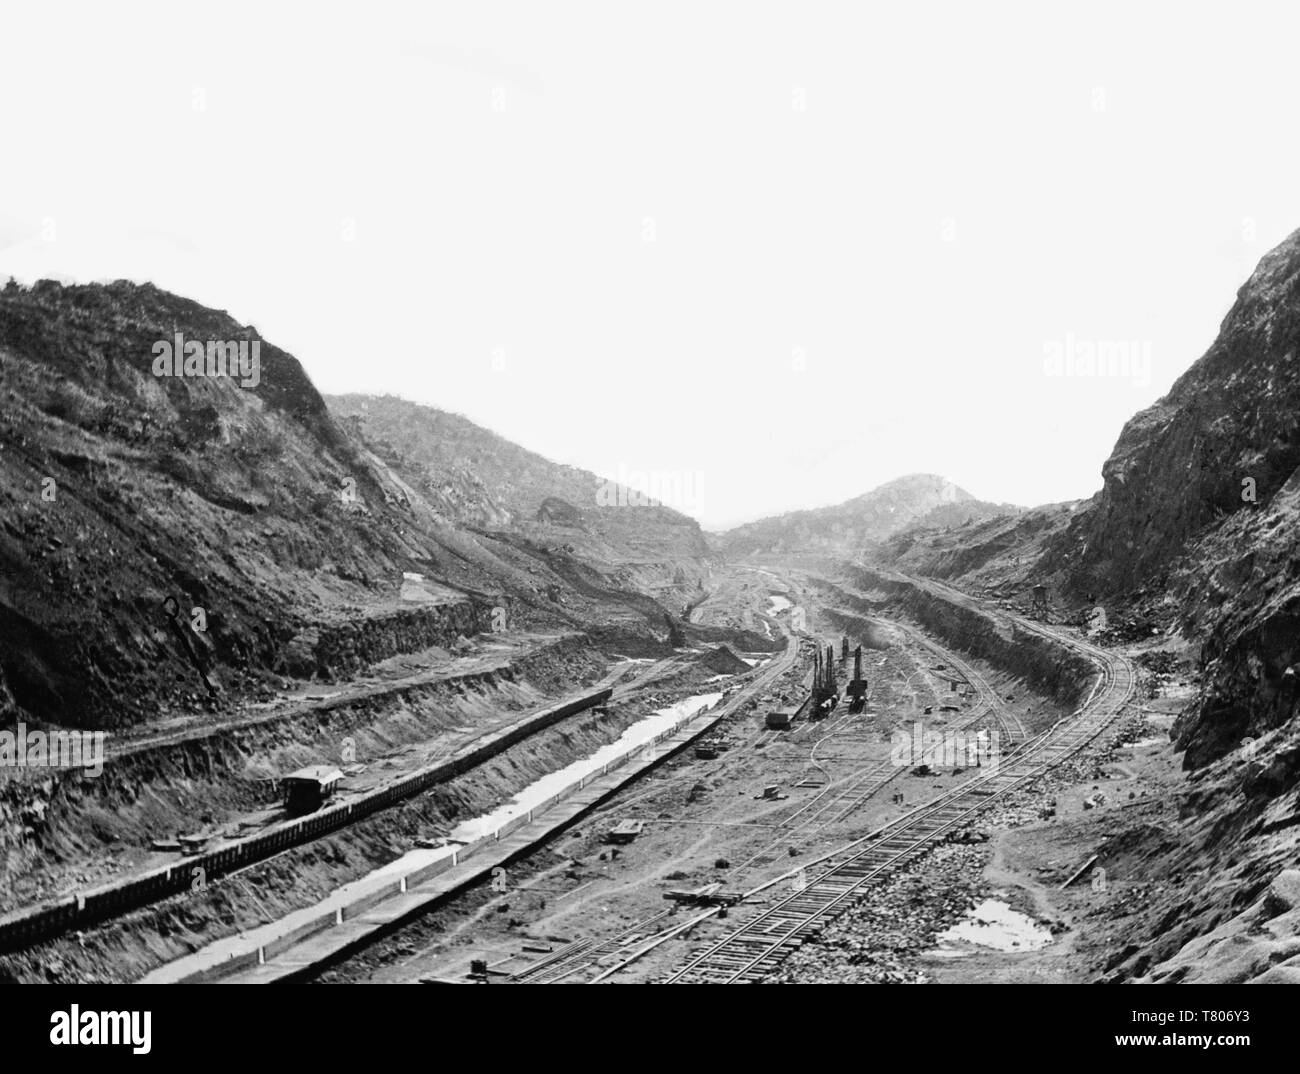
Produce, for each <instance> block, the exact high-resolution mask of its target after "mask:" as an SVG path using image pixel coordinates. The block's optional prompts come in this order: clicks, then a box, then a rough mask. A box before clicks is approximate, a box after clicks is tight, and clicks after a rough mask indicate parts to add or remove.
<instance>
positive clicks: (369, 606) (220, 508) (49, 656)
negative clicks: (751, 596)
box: [0, 281, 698, 727]
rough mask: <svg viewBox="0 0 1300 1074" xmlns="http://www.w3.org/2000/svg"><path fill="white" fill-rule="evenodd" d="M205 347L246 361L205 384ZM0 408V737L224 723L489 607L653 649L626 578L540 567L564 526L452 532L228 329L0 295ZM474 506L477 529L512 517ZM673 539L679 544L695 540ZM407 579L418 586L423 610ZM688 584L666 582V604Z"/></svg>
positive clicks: (68, 289) (46, 287)
mask: <svg viewBox="0 0 1300 1074" xmlns="http://www.w3.org/2000/svg"><path fill="white" fill-rule="evenodd" d="M178 333H179V334H180V335H181V340H179V341H178V340H177V334H178ZM185 341H189V342H191V343H199V344H203V345H204V349H203V351H201V354H200V356H198V357H196V360H195V362H194V363H193V365H192V367H191V368H190V369H189V370H188V371H187V370H186V369H185V368H184V367H183V365H182V366H181V368H180V373H181V374H182V375H171V376H167V375H160V374H162V373H166V372H169V371H172V370H170V368H169V366H168V365H167V364H166V363H165V362H164V361H163V359H164V358H165V357H166V355H165V354H163V353H160V350H161V351H165V348H162V347H161V345H162V344H163V343H169V344H173V349H176V348H175V344H176V343H178V342H179V343H181V345H182V346H181V350H182V352H183V350H184V346H183V345H184V342H185ZM208 343H222V344H225V343H230V344H233V345H234V346H235V348H236V349H237V348H238V345H239V344H240V343H242V344H243V345H244V350H245V355H246V362H247V363H248V365H247V366H246V367H245V368H244V369H238V370H236V371H235V372H236V374H237V375H219V374H220V373H222V372H223V371H224V372H225V373H227V374H229V373H230V372H231V371H230V370H229V369H228V368H227V369H224V370H223V369H222V368H221V367H220V366H219V365H218V364H217V363H216V361H215V360H213V361H212V364H211V365H209V364H208V361H207V360H205V358H204V357H203V356H204V354H205V353H206V344H208ZM254 344H256V347H254ZM222 353H224V352H222ZM254 354H256V355H257V357H258V362H257V365H256V368H255V369H250V368H249V367H251V364H252V363H251V359H252V356H253V355H254ZM218 357H220V356H219V355H218ZM250 371H251V372H252V374H253V375H244V374H246V373H248V372H250ZM0 392H3V398H4V407H3V408H0V724H7V723H11V722H12V721H14V720H15V719H26V720H28V721H48V722H51V723H58V724H64V725H72V726H93V727H124V726H127V725H130V724H137V723H146V722H150V721H154V720H156V719H160V718H166V717H167V715H168V714H169V713H175V712H178V711H181V710H192V709H196V708H197V709H202V708H210V709H219V708H223V707H228V706H231V705H234V704H236V703H239V702H241V701H247V700H249V699H255V698H257V697H259V696H266V693H267V691H268V688H269V687H271V686H274V685H276V684H277V683H278V682H279V680H278V678H277V676H278V675H283V674H292V675H301V676H311V675H318V674H325V675H328V674H330V673H331V672H333V671H335V670H339V669H340V668H343V669H346V668H352V667H355V666H356V665H357V664H358V662H361V663H364V662H365V661H366V660H367V659H381V658H383V657H384V656H386V655H390V654H391V653H392V652H394V651H409V650H410V649H411V648H412V647H419V646H422V645H430V644H445V643H446V642H448V641H449V640H454V639H455V638H456V637H457V636H458V635H459V634H460V633H474V632H475V631H476V630H481V629H486V628H487V619H486V616H487V615H488V614H489V613H490V611H491V609H492V608H493V607H494V606H497V605H502V606H504V607H506V608H507V609H508V610H509V613H510V621H511V624H512V625H522V626H526V625H536V626H542V627H547V628H550V627H556V626H559V627H573V626H575V625H576V626H579V627H586V626H588V625H591V626H594V627H598V628H600V629H601V630H605V631H607V632H611V631H612V633H613V635H614V636H615V637H617V636H618V632H619V631H620V630H632V631H633V632H634V633H637V634H640V635H644V636H646V637H647V638H649V639H652V640H653V639H654V638H659V639H662V638H664V637H666V636H667V631H666V627H665V626H664V623H663V619H664V608H662V607H661V606H659V605H658V604H657V602H655V601H654V600H652V599H650V598H648V597H646V596H644V595H643V594H642V593H631V594H628V593H625V592H624V583H625V582H626V578H625V577H622V576H617V575H615V574H607V573H604V572H603V571H602V570H601V569H600V567H599V566H597V567H595V568H588V570H589V571H590V573H591V576H592V578H594V579H595V581H592V578H588V577H586V576H583V578H582V580H583V582H584V587H583V589H582V590H579V589H577V588H575V587H574V586H573V585H572V584H571V583H570V581H568V580H566V576H575V577H576V576H578V575H579V568H578V565H575V563H574V561H573V559H572V556H570V555H569V554H568V553H566V552H564V551H563V549H557V548H556V547H555V546H556V544H557V543H559V542H562V541H563V540H564V538H563V536H561V535H562V534H565V533H569V532H572V531H571V530H570V529H566V528H564V526H563V525H562V524H560V523H538V524H537V525H538V526H539V527H540V530H539V532H541V533H542V534H543V536H544V537H545V538H546V540H535V541H534V540H531V539H529V538H527V537H520V536H519V535H518V534H511V535H510V538H511V539H509V540H504V539H498V538H495V537H493V536H492V535H491V534H488V533H486V532H484V531H482V530H475V529H474V528H472V527H469V526H466V525H463V524H458V519H462V518H464V517H465V514H464V513H463V512H458V510H457V509H455V508H456V504H455V503H452V502H451V501H449V499H448V495H449V494H447V493H445V492H440V490H439V489H437V488H430V487H429V486H428V482H427V480H426V479H427V478H428V473H427V471H426V470H422V469H418V468H416V469H413V470H405V471H404V470H403V469H402V468H401V467H399V466H395V465H393V464H392V463H391V462H389V461H386V460H385V459H384V458H381V457H380V453H379V452H377V451H376V450H374V449H373V448H372V445H370V444H369V443H367V442H366V440H365V439H364V437H363V436H362V435H360V434H359V432H358V430H357V429H356V428H355V427H349V426H348V425H346V424H344V423H340V422H339V421H337V420H336V419H335V417H334V416H333V415H332V414H331V413H330V411H329V409H328V408H327V407H326V405H325V401H324V400H323V399H322V397H321V396H320V394H319V393H318V392H317V390H316V389H315V387H314V386H313V385H312V383H311V381H310V379H309V378H308V377H307V375H306V373H305V372H304V371H303V368H302V366H301V365H300V364H299V362H298V361H297V359H295V358H294V357H293V356H292V355H290V354H288V353H286V352H284V351H283V350H281V349H279V348H277V347H276V346H274V344H272V343H271V342H269V341H267V340H264V339H262V338H261V337H260V335H259V334H258V333H257V330H256V329H255V328H253V327H251V326H248V325H241V324H239V323H237V322H236V321H235V320H234V319H233V318H231V317H230V316H229V315H228V314H226V313H225V312H222V311H217V310H210V309H206V308H204V307H203V306H201V305H199V304H197V303H195V302H192V301H189V300H187V299H184V298H179V297H177V296H175V295H171V294H168V293H166V292H163V291H160V290H158V289H157V288H155V287H153V286H151V285H138V284H133V283H128V282H125V281H118V282H116V283H113V284H109V285H88V286H62V285H60V284H57V283H53V282H50V281H42V282H40V283H38V284H35V285H34V286H32V287H31V288H23V287H20V286H18V285H16V284H12V283H11V284H10V285H9V286H8V287H7V288H6V289H5V290H4V291H3V292H2V293H0ZM385 450H386V449H384V448H382V447H381V448H380V451H381V452H382V451H385ZM503 450H504V449H503ZM466 480H467V481H468V480H469V479H468V478H466ZM485 481H487V482H488V483H490V484H492V485H493V486H494V487H500V485H501V482H500V481H497V480H496V479H495V478H494V477H493V476H492V475H489V476H488V478H486V479H485ZM471 487H472V486H471V485H466V486H465V488H466V489H470V488H471ZM547 491H548V492H549V491H550V490H549V489H548V490H547ZM469 500H473V504H474V506H473V507H472V508H470V509H469V510H470V513H471V514H472V515H473V517H474V519H475V521H477V522H478V523H480V524H482V525H485V526H487V525H491V524H494V523H495V524H501V523H502V522H503V521H505V520H506V519H507V518H508V517H510V516H511V513H512V512H518V511H526V510H527V506H528V505H527V503H526V502H525V501H524V500H523V499H522V498H521V497H518V496H516V497H508V496H505V495H502V496H501V497H500V498H499V501H498V500H494V498H493V495H492V494H491V493H490V492H484V491H481V490H480V491H478V492H474V493H473V495H471V493H470V492H469V491H466V492H464V494H463V496H462V500H461V503H462V504H463V503H465V502H468V501H469ZM538 506H540V501H538ZM680 528H681V529H682V530H683V531H685V532H686V534H687V536H685V537H684V538H683V542H682V543H683V546H684V547H693V546H692V543H691V538H690V533H691V532H694V533H695V534H696V540H697V541H698V530H697V529H694V530H693V528H692V525H691V524H682V525H681V527H680ZM551 558H555V559H557V560H558V561H559V562H560V563H561V565H562V566H563V567H564V568H565V569H564V570H557V569H554V568H553V567H552V566H551V563H550V559H551ZM404 572H414V573H418V574H421V575H423V576H424V579H425V581H424V583H423V584H422V585H421V587H420V592H421V601H420V602H418V603H419V606H418V607H415V606H413V605H412V603H411V602H410V601H403V600H402V599H401V597H402V585H403V574H404ZM670 581H671V579H670ZM692 582H694V585H695V586H697V585H698V581H697V580H695V579H688V578H687V577H686V575H685V572H684V571H683V572H682V576H681V580H680V584H679V589H680V590H681V591H682V592H683V593H684V592H686V591H687V589H693V588H694V586H693V585H692ZM632 588H635V587H632ZM671 603H672V604H676V603H678V598H677V597H676V596H674V600H673V601H672V602H671ZM196 624H197V625H196ZM205 676H206V678H207V682H208V683H210V684H211V688H210V689H209V687H208V685H207V684H205V682H204V677H205Z"/></svg>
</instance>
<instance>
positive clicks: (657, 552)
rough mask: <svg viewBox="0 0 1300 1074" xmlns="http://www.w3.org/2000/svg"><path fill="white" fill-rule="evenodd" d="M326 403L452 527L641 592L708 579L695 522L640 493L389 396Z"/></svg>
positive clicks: (344, 398)
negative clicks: (560, 554) (557, 552)
mask: <svg viewBox="0 0 1300 1074" xmlns="http://www.w3.org/2000/svg"><path fill="white" fill-rule="evenodd" d="M327 401H328V403H329V406H330V409H331V410H332V411H333V412H334V413H335V414H336V415H337V416H338V418H339V420H340V422H341V423H343V424H344V425H346V426H348V427H349V428H351V429H353V430H355V431H356V432H357V434H358V435H360V436H362V437H364V438H365V439H366V440H367V441H368V442H370V443H372V444H373V445H375V450H376V451H377V452H378V453H379V455H380V456H381V457H382V458H383V459H384V460H385V461H386V462H388V463H389V464H390V465H392V466H394V467H395V468H397V469H400V470H401V471H402V472H403V473H406V474H408V475H410V477H411V480H412V481H413V483H415V484H416V485H417V486H418V487H419V489H420V491H421V493H422V495H423V496H424V497H425V499H427V500H428V501H429V502H430V503H432V504H434V505H435V506H436V508H437V510H438V511H439V512H440V513H441V514H442V515H443V516H444V517H445V518H446V519H447V520H448V521H452V522H456V523H459V524H462V525H466V526H471V527H474V528H476V529H479V530H483V531H490V532H497V533H507V532H508V533H510V534H513V535H522V536H524V537H527V538H530V539H532V540H533V541H534V542H536V543H538V544H542V545H546V544H548V543H550V544H552V545H556V546H558V547H560V548H562V549H564V550H566V551H568V552H570V553H573V554H575V555H577V556H578V557H579V558H581V559H582V560H583V561H584V562H587V563H594V564H598V565H600V566H602V567H603V568H604V569H606V570H608V571H610V572H613V573H616V574H618V575H619V576H620V578H621V579H622V581H623V583H624V584H630V585H633V586H640V587H641V588H647V589H649V588H654V587H655V586H669V587H671V586H672V585H674V583H676V584H678V585H683V584H686V585H689V586H694V585H695V583H697V582H698V581H699V579H700V578H701V577H702V576H703V575H704V573H705V571H706V567H705V563H704V561H705V559H706V558H707V556H708V548H707V546H706V544H705V540H704V535H703V534H702V533H701V531H700V527H699V524H698V523H697V522H696V521H695V520H694V519H692V518H688V517H686V516H685V515H683V514H680V513H678V512H677V511H674V510H671V509H670V508H668V507H664V506H657V505H654V504H647V503H641V502H639V498H638V496H637V495H636V490H628V489H622V488H621V487H620V486H618V485H615V484H613V483H612V482H608V481H606V480H605V479H603V478H600V477H598V476H597V475H596V474H593V473H591V472H590V471H587V470H580V469H578V468H576V467H573V466H563V465H561V464H559V463H555V462H552V461H551V460H550V459H547V458H544V457H542V456H541V455H538V454H536V453H535V452H532V451H528V450H527V449H525V448H522V447H520V446H519V445H517V444H514V443H512V442H511V441H509V440H507V439H505V438H504V437H502V436H499V435H497V434H496V433H494V432H491V431H490V430H488V429H484V428H482V427H481V426H479V425H475V424H474V423H473V422H472V421H470V420H469V419H468V418H464V417H461V416H460V415H459V414H450V413H447V412H446V411H442V410H437V409H435V408H433V407H429V406H422V405H420V404H418V403H411V402H407V401H406V400H403V399H399V398H396V397H395V396H368V395H341V396H335V397H330V398H329V399H328V400H327Z"/></svg>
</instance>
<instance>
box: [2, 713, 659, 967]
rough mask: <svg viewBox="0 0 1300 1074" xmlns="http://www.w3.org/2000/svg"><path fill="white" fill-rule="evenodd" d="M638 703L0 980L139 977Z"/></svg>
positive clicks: (281, 906)
mask: <svg viewBox="0 0 1300 1074" xmlns="http://www.w3.org/2000/svg"><path fill="white" fill-rule="evenodd" d="M645 714H646V713H645V711H644V706H641V705H621V706H618V707H616V708H613V709H610V710H608V711H606V710H603V709H597V710H592V711H588V712H585V713H583V714H581V715H579V716H576V717H574V718H572V719H570V720H565V721H563V722H561V723H559V724H557V725H555V726H554V727H552V728H549V729H547V730H546V731H544V732H541V733H540V734H538V735H535V736H533V737H531V738H529V739H527V740H526V741H524V742H522V743H520V744H518V745H516V746H513V747H511V748H510V749H508V750H505V751H504V752H502V753H501V754H498V755H497V756H496V757H495V758H493V759H492V760H491V761H489V762H487V763H486V764H484V765H481V766H480V767H478V768H476V769H475V770H474V771H472V772H469V773H467V774H465V775H463V776H459V777H457V778H455V779H453V780H450V781H449V782H448V783H446V784H443V785H440V786H438V787H437V788H435V789H434V790H432V791H430V792H429V793H428V794H425V795H421V796H419V797H418V798H415V799H412V800H411V801H410V802H409V803H408V804H405V805H401V806H397V807H395V808H392V809H388V810H385V811H383V812H382V813H378V814H375V815H373V816H371V817H368V818H366V819H365V820H362V821H359V822H357V823H356V824H353V825H351V826H350V827H348V828H346V829H344V830H343V831H340V832H338V833H336V834H333V835H330V836H326V837H324V838H322V839H318V840H316V841H314V842H311V843H308V844H305V845H302V846H299V847H296V848H293V849H291V850H288V851H285V852H284V853H282V854H278V855H276V856H275V857H273V858H270V859H268V860H266V861H264V862H261V863H259V864H257V865H254V866H252V867H250V868H248V869H245V870H243V871H241V872H240V873H239V874H237V875H236V876H232V877H229V878H223V879H222V880H220V881H217V882H215V883H210V884H204V883H201V882H196V884H195V885H194V886H193V888H192V890H191V891H190V892H189V893H188V894H184V895H178V896H175V897H173V898H170V899H167V900H165V901H163V902H160V903H158V904H156V905H154V906H151V907H148V908H146V909H143V910H140V911H137V912H135V913H131V914H128V915H126V916H124V917H121V918H118V919H116V920H115V921H113V922H110V923H108V924H106V925H104V926H101V927H98V928H94V929H91V930H88V931H87V932H85V933H83V934H81V935H73V936H67V937H63V938H60V939H58V940H55V941H51V942H50V943H46V944H41V945H39V946H37V947H33V948H30V949H28V950H25V951H23V952H20V953H18V954H15V955H9V956H4V957H3V958H0V981H5V980H7V981H22V982H43V981H51V982H68V981H78V982H105V981H132V980H138V979H139V978H140V977H142V976H143V975H144V974H146V973H148V972H149V971H150V970H152V969H154V968H156V967H157V966H159V965H162V964H163V963H164V962H167V961H170V960H172V959H175V958H178V957H180V956H182V955H185V954H188V953H190V952H192V951H194V950H197V949H198V948H199V947H201V946H203V945H206V944H209V943H212V942H214V941H216V940H219V939H221V938H223V937H225V936H229V935H232V934H233V933H235V932H239V931H243V930H247V929H249V928H254V927H256V926H258V925H262V924H266V923H269V922H271V921H273V920H276V919H278V918H279V917H282V916H284V915H285V914H287V913H290V912H291V911H293V910H297V909H301V908H303V907H306V906H310V905H312V904H314V903H316V902H318V901H320V900H321V899H323V898H325V897H326V896H327V895H329V894H330V892H331V891H333V890H334V889H335V888H337V887H338V886H340V885H342V884H345V883H348V882H350V881H353V880H358V879H360V878H362V877H364V876H365V875H367V874H368V873H369V872H371V871H373V870H374V869H377V868H380V867H381V866H383V865H386V864H388V863H389V862H391V861H394V860H395V859H396V858H398V857H400V856H401V855H402V854H404V853H405V852H407V851H409V850H410V849H411V848H412V847H413V846H414V845H415V841H416V840H417V839H430V838H437V837H440V836H445V835H448V834H449V833H450V832H451V831H452V830H453V829H454V828H455V827H456V825H457V824H459V823H461V822H462V821H464V820H468V819H471V818H473V817H476V816H480V815H482V814H485V813H487V812H489V811H491V810H492V809H493V808H495V807H496V806H497V805H499V804H501V803H502V802H504V801H507V800H509V799H510V798H511V797H512V796H514V795H515V794H517V793H518V792H519V791H521V790H523V789H524V788H525V787H527V786H528V785H529V784H531V783H533V782H534V781H536V780H537V779H539V778H541V777H542V776H544V775H546V774H547V773H549V772H553V771H555V770H556V769H559V768H562V767H563V766H565V765H567V764H570V763H572V762H573V761H576V760H579V759H581V758H582V757H585V756H588V755H590V754H591V753H593V752H594V751H595V750H597V749H599V748H600V747H601V746H603V745H605V744H607V743H609V742H612V741H614V740H615V739H617V738H618V737H619V736H620V735H621V734H622V733H623V731H624V730H625V729H626V728H627V727H628V726H630V725H631V724H632V723H634V722H635V721H636V720H638V719H640V718H642V717H643V716H644V715H645Z"/></svg>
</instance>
